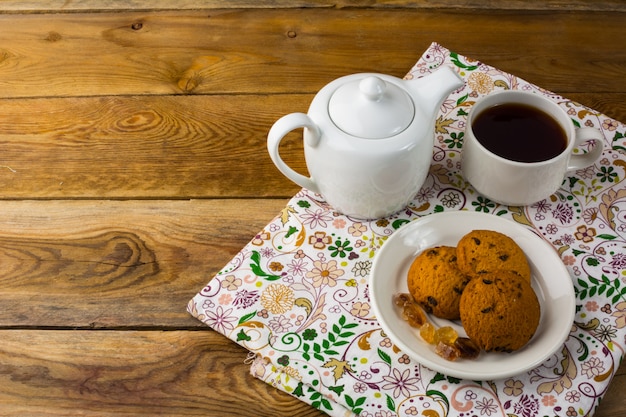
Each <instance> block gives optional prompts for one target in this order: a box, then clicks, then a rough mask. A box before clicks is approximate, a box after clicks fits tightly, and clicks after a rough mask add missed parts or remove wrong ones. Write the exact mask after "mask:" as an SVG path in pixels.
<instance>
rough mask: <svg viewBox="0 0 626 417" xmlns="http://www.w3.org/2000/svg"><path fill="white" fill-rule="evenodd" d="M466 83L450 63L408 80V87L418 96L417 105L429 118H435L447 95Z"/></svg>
mask: <svg viewBox="0 0 626 417" xmlns="http://www.w3.org/2000/svg"><path fill="white" fill-rule="evenodd" d="M464 84H465V82H464V81H463V79H462V78H461V77H460V76H459V75H458V74H457V73H456V71H454V69H453V68H452V67H450V66H448V65H446V66H443V67H441V68H440V69H438V70H437V71H435V72H434V73H432V74H430V75H427V76H424V77H421V78H416V79H413V80H408V81H406V86H407V88H408V89H409V90H410V91H411V93H412V94H413V95H414V97H416V98H417V100H416V104H417V107H419V108H421V109H422V111H423V112H424V115H425V116H426V117H427V118H428V119H429V120H434V119H435V117H436V115H437V112H438V111H439V108H440V107H441V105H442V104H443V101H444V100H445V99H446V97H448V95H449V94H450V93H452V92H453V91H454V90H456V89H459V88H461V87H462V86H463V85H464Z"/></svg>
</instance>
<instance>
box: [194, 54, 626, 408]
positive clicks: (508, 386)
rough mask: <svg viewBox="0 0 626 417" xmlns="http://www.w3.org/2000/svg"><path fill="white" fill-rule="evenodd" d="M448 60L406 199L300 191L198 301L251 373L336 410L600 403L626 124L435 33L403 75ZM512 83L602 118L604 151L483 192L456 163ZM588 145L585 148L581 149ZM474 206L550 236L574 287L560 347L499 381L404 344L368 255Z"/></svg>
mask: <svg viewBox="0 0 626 417" xmlns="http://www.w3.org/2000/svg"><path fill="white" fill-rule="evenodd" d="M442 65H451V66H453V67H454V68H455V69H456V70H457V71H458V72H459V74H460V75H461V76H462V77H463V78H464V79H465V81H466V84H465V86H464V87H463V88H461V89H459V90H457V91H455V92H453V93H452V94H451V95H450V96H449V97H448V98H447V99H446V101H445V103H444V104H443V106H442V108H441V110H440V113H439V115H438V117H437V121H436V127H435V130H436V132H435V145H434V152H433V159H432V165H431V169H430V174H429V176H428V178H427V180H426V183H425V184H424V186H423V187H422V189H421V190H420V191H419V193H418V194H417V195H416V196H415V199H414V200H413V202H412V203H411V204H410V205H409V206H408V207H407V208H406V209H405V210H404V211H402V212H400V213H397V214H395V215H392V216H390V217H388V218H383V219H379V220H374V221H362V220H356V219H352V218H349V217H346V216H344V215H341V214H339V213H336V212H334V211H333V209H332V207H329V206H328V205H327V204H326V203H325V202H324V200H323V199H322V197H321V196H319V195H315V194H313V193H311V192H309V191H307V190H302V191H300V192H299V193H298V194H297V195H295V196H294V197H293V198H292V199H291V200H290V201H289V202H288V203H287V205H286V207H285V208H284V209H283V210H282V211H281V212H280V213H279V214H278V215H277V216H276V218H274V219H273V220H272V221H271V222H270V223H269V224H268V225H267V226H266V227H265V228H264V229H263V230H261V231H260V232H259V234H258V235H256V236H254V238H253V239H252V240H251V242H250V243H249V244H248V245H246V246H245V247H244V248H243V249H242V251H241V252H240V253H239V254H237V255H236V256H235V257H234V258H233V259H232V261H231V262H230V263H229V264H228V265H226V266H225V268H224V269H223V270H222V271H220V272H219V273H218V274H217V275H216V276H215V277H214V278H213V279H211V281H210V282H209V283H208V284H207V286H206V287H205V288H203V289H202V290H201V291H200V292H199V293H198V294H197V295H196V296H195V297H194V298H193V299H192V300H191V301H190V303H189V305H188V311H189V312H190V313H191V314H192V315H193V316H194V317H196V318H197V319H198V320H200V321H202V322H203V323H206V324H207V325H208V326H210V327H212V328H213V329H215V330H216V331H218V332H220V333H222V334H224V335H225V336H226V337H228V338H230V339H232V340H233V341H235V342H237V343H239V344H240V345H242V346H244V347H245V348H247V349H248V350H249V351H250V355H249V358H248V360H249V362H250V364H251V373H252V375H253V376H255V377H256V378H259V379H261V380H263V381H266V382H267V383H269V384H271V385H273V386H275V387H277V388H278V389H281V390H283V391H285V392H288V393H290V394H291V395H293V396H295V397H297V398H299V399H301V400H302V401H305V402H307V403H309V404H311V405H313V406H314V407H317V408H319V409H320V410H323V411H324V412H326V413H327V414H329V415H331V416H351V415H358V416H363V417H391V416H429V417H443V416H462V417H473V416H508V417H513V416H517V417H534V416H563V417H565V416H567V417H575V416H590V415H593V413H594V411H595V409H596V407H597V406H598V404H599V403H600V400H601V398H602V396H603V395H604V394H605V393H606V391H607V389H608V386H609V383H610V381H611V379H612V377H613V375H614V373H615V371H616V370H617V368H618V366H619V363H620V360H621V358H622V357H623V355H624V349H625V347H626V340H625V338H626V182H625V181H624V179H625V178H626V139H625V138H624V136H625V135H626V126H625V125H623V124H621V123H619V122H617V121H616V120H612V119H610V118H608V117H606V116H604V115H602V114H599V113H598V112H596V111H594V110H592V109H589V108H587V107H584V106H582V105H580V104H578V103H575V102H573V101H571V100H568V99H566V98H563V97H561V96H558V95H556V94H554V93H551V92H549V91H545V90H543V89H541V88H539V87H537V86H535V85H532V84H530V83H528V82H526V81H524V80H521V79H519V78H517V77H515V76H514V75H511V74H507V73H505V72H502V71H500V70H498V69H496V68H493V67H491V66H489V65H487V64H484V63H482V62H479V61H475V60H472V59H469V58H466V57H463V56H461V55H459V54H457V53H454V52H451V51H449V50H447V49H445V48H444V47H442V46H441V45H438V44H436V43H433V44H432V45H431V46H430V47H429V48H428V50H427V51H426V52H425V53H424V54H423V56H422V57H421V58H420V59H419V61H418V62H417V63H416V65H415V66H414V67H413V68H412V69H411V71H410V72H409V74H408V75H407V77H406V78H414V77H420V76H423V75H425V74H428V73H430V72H431V71H433V70H435V69H437V68H438V67H440V66H442ZM503 89H518V90H526V91H533V92H535V93H538V94H542V95H545V96H547V97H549V98H551V99H552V100H554V101H556V102H557V103H559V104H560V105H561V106H562V107H563V108H564V109H565V110H566V111H567V113H568V114H569V115H570V116H571V119H572V122H573V123H574V124H575V125H577V126H592V127H596V128H599V129H601V130H602V132H603V134H604V140H605V143H604V145H605V150H604V154H603V156H602V157H601V159H600V160H599V161H598V162H597V163H596V164H595V165H594V166H591V167H589V168H586V169H582V170H579V171H576V172H575V173H571V175H569V176H567V178H566V179H565V180H564V182H563V184H562V187H561V189H559V190H558V191H557V192H556V193H555V194H554V195H552V196H551V197H550V198H548V199H546V200H543V201H540V202H538V203H536V204H533V205H532V206H528V207H510V206H503V205H499V204H497V203H495V202H493V201H490V200H489V199H487V198H485V197H483V196H481V195H480V194H477V192H476V191H475V190H474V189H473V188H472V187H471V185H469V184H468V183H466V182H465V181H464V180H463V178H462V176H461V171H460V152H461V151H462V148H463V135H464V133H463V131H464V128H465V122H466V118H467V114H468V111H469V109H470V107H471V106H472V104H473V103H474V102H475V101H476V100H477V99H478V98H480V97H481V96H484V95H486V94H489V93H491V92H494V91H497V90H503ZM581 151H584V149H582V150H581ZM455 210H468V211H477V212H482V213H484V214H485V215H493V216H501V217H505V218H508V219H511V220H514V221H516V222H518V223H519V224H522V225H524V226H525V227H527V228H529V229H531V230H532V231H534V232H535V233H536V234H537V235H539V236H541V237H542V238H543V239H545V240H546V241H548V242H549V243H551V244H552V245H553V246H554V248H555V249H556V250H557V251H558V253H559V254H560V256H561V259H562V260H563V263H564V264H565V265H566V266H567V268H568V270H569V272H570V274H571V278H572V281H573V283H574V286H575V289H576V317H575V322H574V323H573V324H572V328H571V333H570V334H569V337H568V339H567V340H566V342H565V343H564V344H563V346H562V348H561V349H559V350H558V351H557V352H555V353H554V354H553V355H552V356H551V357H549V358H548V359H547V360H546V361H545V362H544V363H542V364H541V365H540V366H539V367H537V368H536V369H533V370H531V371H529V372H527V373H523V374H520V375H516V376H514V377H511V378H505V379H501V380H494V381H470V380H462V379H458V378H454V377H451V376H448V375H443V374H441V373H438V372H435V371H432V370H430V369H428V368H427V367H425V366H424V365H422V364H420V363H419V362H417V361H415V360H414V359H411V358H410V357H409V356H408V355H407V354H405V353H404V352H402V351H400V350H399V349H398V348H397V347H396V346H395V345H394V343H393V341H392V340H391V339H389V337H387V336H386V335H385V333H384V331H383V330H382V329H381V327H380V325H379V323H378V322H377V320H376V317H375V316H374V315H373V312H372V306H371V302H370V294H369V293H368V277H369V273H370V269H371V266H372V261H373V260H374V259H375V257H376V254H377V253H378V251H379V250H380V248H381V247H382V245H384V244H385V241H386V240H387V239H388V238H389V236H390V235H391V234H392V233H393V232H394V231H395V230H397V229H398V228H399V227H401V226H402V225H404V224H406V223H408V222H410V221H412V220H415V219H418V218H420V217H421V216H426V215H429V214H432V213H437V212H443V211H455Z"/></svg>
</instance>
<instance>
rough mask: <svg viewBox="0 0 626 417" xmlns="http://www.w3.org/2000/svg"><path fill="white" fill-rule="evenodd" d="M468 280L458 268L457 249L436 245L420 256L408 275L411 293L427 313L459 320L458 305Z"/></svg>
mask: <svg viewBox="0 0 626 417" xmlns="http://www.w3.org/2000/svg"><path fill="white" fill-rule="evenodd" d="M468 282H469V277H468V276H467V275H465V274H464V273H462V272H461V271H459V269H458V268H457V265H456V248H454V247H451V246H437V247H434V248H430V249H426V250H425V251H423V252H422V253H420V254H419V255H418V256H417V257H416V258H415V259H414V260H413V263H412V264H411V267H410V269H409V274H408V286H409V292H410V293H411V295H412V296H413V298H414V299H415V301H416V302H417V303H419V304H420V305H421V306H422V308H423V309H424V310H425V311H426V312H427V313H432V314H433V315H435V316H437V317H440V318H444V319H449V320H457V319H459V318H460V314H459V302H460V300H461V294H462V293H463V289H464V288H465V285H467V283H468Z"/></svg>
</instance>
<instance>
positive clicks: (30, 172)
mask: <svg viewBox="0 0 626 417" xmlns="http://www.w3.org/2000/svg"><path fill="white" fill-rule="evenodd" d="M312 98H313V95H312V94H287V95H219V96H207V95H202V96H193V95H192V96H163V97H162V96H144V97H135V96H131V97H75V98H49V99H43V98H39V99H11V100H0V114H1V115H2V116H3V117H2V119H3V120H0V149H1V150H2V153H1V154H0V155H1V156H0V199H16V198H28V199H56V198H116V199H119V198H121V199H126V198H142V199H144V198H157V199H158V198H183V199H187V198H215V197H217V198H220V197H237V198H240V197H244V198H247V197H281V198H286V197H290V196H292V195H293V194H295V193H296V192H297V191H298V190H299V187H298V186H296V185H295V184H293V183H292V182H291V181H289V180H288V179H287V178H285V177H284V176H283V175H282V174H281V173H280V172H279V171H278V170H277V169H276V168H275V167H274V165H273V163H272V162H271V160H270V158H269V155H268V153H267V150H266V137H267V132H268V131H269V129H270V127H271V126H272V124H273V123H274V122H275V121H276V120H278V118H279V117H281V116H283V115H285V114H287V113H291V112H296V111H303V112H306V110H307V108H308V106H309V104H310V101H311V100H312ZM569 98H571V99H573V100H576V101H578V102H581V103H584V104H586V105H588V106H590V107H592V108H595V109H596V110H598V111H602V112H605V113H606V114H609V115H612V116H613V117H615V118H617V119H618V120H626V93H612V94H605V93H572V94H570V95H569ZM70 121H71V122H70ZM301 138H302V133H301V131H298V132H295V133H292V134H290V135H289V136H288V137H287V139H286V140H285V142H284V145H283V146H282V148H281V155H282V157H283V159H284V160H285V161H286V162H287V163H288V164H289V165H291V166H292V167H293V168H294V169H296V170H297V171H299V172H303V173H306V166H305V162H304V156H303V149H302V140H301Z"/></svg>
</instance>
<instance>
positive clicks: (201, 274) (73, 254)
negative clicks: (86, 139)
mask: <svg viewBox="0 0 626 417" xmlns="http://www.w3.org/2000/svg"><path fill="white" fill-rule="evenodd" d="M285 204H286V201H284V200H262V199H259V200H240V199H237V200H195V201H138V200H134V201H39V202H33V201H5V202H2V203H0V212H2V214H3V215H2V219H1V220H0V264H2V269H1V271H0V287H1V288H2V308H0V327H13V328H15V327H18V328H24V327H28V328H32V327H56V328H59V327H60V328H103V327H107V328H139V327H148V328H152V327H163V328H173V327H178V328H200V327H203V326H202V324H201V323H200V322H198V321H197V320H195V319H193V318H192V317H191V316H190V315H189V314H187V312H186V307H187V303H188V302H189V300H190V299H191V298H192V297H193V296H194V295H195V294H196V293H197V292H198V291H200V290H201V289H202V288H203V287H204V286H205V285H206V284H207V283H208V282H209V280H210V279H211V277H212V276H213V275H214V274H215V273H217V272H218V271H219V270H220V269H222V268H223V267H225V266H226V265H227V263H228V262H230V260H231V259H232V258H233V257H234V256H235V255H236V254H237V252H239V250H240V249H241V248H242V247H243V246H244V245H245V244H247V243H248V242H249V241H250V240H251V239H252V238H253V237H254V235H256V234H257V233H258V232H259V231H261V230H262V229H263V227H265V225H266V224H268V223H269V222H270V221H271V220H272V219H273V218H274V217H275V216H276V215H277V214H278V213H279V211H280V210H281V209H282V208H283V207H284V206H285Z"/></svg>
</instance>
